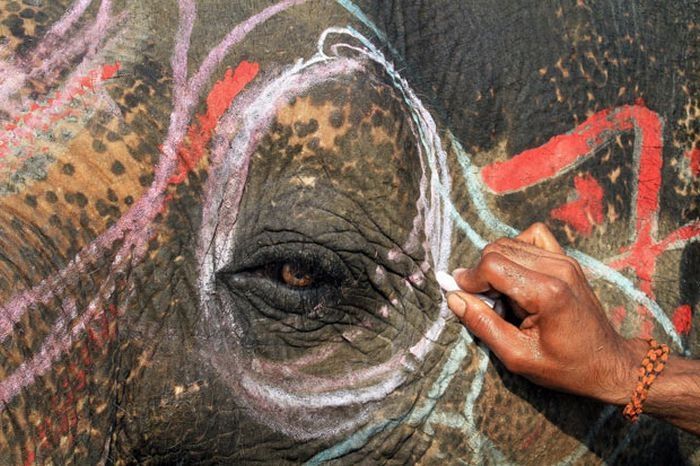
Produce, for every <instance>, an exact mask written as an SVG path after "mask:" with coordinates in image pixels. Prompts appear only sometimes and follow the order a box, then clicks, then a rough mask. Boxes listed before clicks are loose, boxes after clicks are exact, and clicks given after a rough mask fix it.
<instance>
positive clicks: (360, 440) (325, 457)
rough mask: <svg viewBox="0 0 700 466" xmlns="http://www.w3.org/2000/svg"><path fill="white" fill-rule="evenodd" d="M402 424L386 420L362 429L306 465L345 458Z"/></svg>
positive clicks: (397, 421) (396, 420)
mask: <svg viewBox="0 0 700 466" xmlns="http://www.w3.org/2000/svg"><path fill="white" fill-rule="evenodd" d="M400 422H401V419H394V420H386V421H382V422H380V423H378V424H374V425H372V426H368V427H365V428H364V429H361V430H359V431H358V432H356V433H355V434H353V435H351V436H350V437H348V438H347V440H344V441H342V442H340V443H338V444H337V445H335V446H333V447H331V448H329V449H327V450H324V451H322V452H320V453H318V454H316V455H315V456H314V457H313V458H311V459H310V460H309V461H307V462H306V463H304V464H306V465H309V466H316V465H319V464H323V463H325V462H326V461H331V460H334V459H336V458H340V457H341V456H344V455H346V454H348V453H349V452H351V451H356V450H359V449H360V448H362V447H363V446H365V445H366V444H367V442H369V440H370V439H371V438H372V437H374V436H375V435H376V434H377V433H379V432H381V431H383V430H385V429H387V428H388V429H393V428H394V427H396V426H397V425H399V423H400Z"/></svg>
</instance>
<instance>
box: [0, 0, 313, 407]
mask: <svg viewBox="0 0 700 466" xmlns="http://www.w3.org/2000/svg"><path fill="white" fill-rule="evenodd" d="M189 1H190V0H181V2H189ZM287 3H289V5H287ZM296 3H302V1H301V0H297V1H296V2H282V4H284V5H283V6H284V8H277V9H275V8H274V7H270V8H268V9H266V10H264V11H263V13H266V14H264V15H262V16H261V14H258V15H256V16H254V17H253V18H251V19H250V20H248V21H246V22H245V23H243V25H245V27H242V28H241V26H236V27H235V28H234V29H233V31H232V33H229V34H228V35H227V38H229V37H231V38H232V39H231V40H229V41H226V40H225V42H226V44H228V45H226V44H224V46H223V47H222V45H221V44H220V46H219V48H220V50H221V53H222V58H223V56H224V55H225V53H226V51H227V50H228V47H230V46H232V45H234V44H235V43H237V42H238V41H240V40H242V39H243V38H244V37H245V36H246V35H247V34H248V32H250V30H252V29H253V28H254V27H255V26H257V25H259V24H262V23H263V22H264V21H266V20H267V19H269V18H270V17H272V16H274V14H276V13H278V12H279V11H283V10H284V9H286V8H288V7H289V6H292V5H294V4H296ZM182 10H183V11H184V12H187V11H188V10H187V5H186V4H184V5H183V8H182ZM187 21H189V19H187V18H180V23H181V25H180V27H179V28H178V29H179V31H182V34H181V35H179V40H178V41H176V44H175V50H174V52H173V53H174V56H173V58H172V60H171V63H173V64H175V65H176V66H178V69H177V70H174V71H173V73H174V74H175V75H179V74H180V73H186V69H185V70H184V71H183V70H182V69H180V67H183V68H186V65H187V64H186V62H185V63H182V57H186V55H187V50H188V48H189V41H187V42H185V40H188V39H189V34H188V33H187V32H186V31H187V28H188V27H187V24H186V22H187ZM236 31H238V32H236ZM234 32H236V33H235V34H233V33H234ZM210 57H212V55H211V54H210V56H209V57H208V58H210ZM212 60H213V61H212ZM212 60H209V63H212V65H211V66H209V67H204V68H203V69H200V70H199V72H198V74H197V76H196V78H197V80H198V81H200V85H199V86H197V88H196V89H191V88H190V89H189V91H188V92H182V93H181V94H180V95H179V96H178V95H174V97H173V100H174V102H173V112H172V113H171V116H170V125H169V127H168V133H167V135H166V138H165V141H164V143H163V145H162V150H161V158H160V160H159V163H158V165H157V166H156V169H155V177H154V181H153V183H152V184H151V186H150V187H149V189H148V191H147V192H146V193H145V194H144V195H143V196H142V197H141V198H139V200H138V201H137V202H136V203H135V204H134V206H133V207H132V208H131V209H130V210H129V211H128V212H127V213H126V214H125V215H123V216H122V217H121V218H120V219H119V221H117V222H116V223H115V224H114V225H113V226H112V227H111V228H109V229H107V230H106V231H105V232H104V233H103V234H101V235H100V236H99V237H98V238H96V239H95V240H94V241H93V242H92V243H90V244H89V245H88V246H87V247H85V248H83V249H82V250H81V251H80V252H79V253H78V254H77V255H76V257H75V258H73V259H72V260H71V261H70V263H69V264H68V265H67V266H66V267H64V268H63V269H62V270H60V271H59V272H58V273H57V274H55V275H53V276H52V277H51V278H50V279H47V280H44V281H42V282H41V283H39V284H38V285H37V286H35V287H33V288H31V289H30V290H26V291H24V292H21V293H19V294H17V295H15V296H13V297H12V298H10V299H9V301H8V302H7V303H6V304H5V305H3V306H2V308H0V314H2V319H0V340H2V339H4V338H5V337H6V336H7V335H8V334H9V333H10V332H11V330H12V327H13V325H14V323H15V322H17V321H18V320H19V318H20V317H21V316H22V315H23V314H24V313H25V312H26V311H27V310H28V309H29V308H31V307H32V306H33V305H36V304H37V303H44V304H46V303H48V302H49V301H50V300H51V297H52V296H55V294H57V293H60V291H61V290H63V289H64V287H65V284H66V283H70V282H71V281H72V279H75V278H76V277H77V276H78V275H79V274H81V273H84V272H85V271H86V270H87V269H88V268H89V267H90V265H91V262H92V260H93V259H94V258H96V257H99V256H101V255H102V254H103V253H104V251H105V250H107V249H109V248H110V247H111V246H112V245H113V244H114V243H115V242H116V241H119V240H122V239H123V244H122V246H121V247H120V249H119V251H118V252H117V254H116V256H115V260H114V263H113V264H112V267H111V272H112V275H110V277H111V276H113V273H114V272H115V271H117V270H119V269H120V268H121V267H122V266H124V265H125V264H128V263H131V262H138V261H140V260H141V259H142V258H143V256H144V255H145V253H146V249H147V248H146V245H147V241H148V239H149V238H150V237H151V234H152V228H150V224H151V223H152V221H153V219H154V218H155V216H156V215H157V214H158V213H159V212H160V211H161V209H162V207H163V205H164V202H165V191H166V189H167V186H168V184H169V179H170V177H171V176H172V175H173V173H174V172H175V170H176V169H177V147H178V146H179V144H180V143H181V142H182V140H183V138H184V136H185V132H186V130H187V126H188V122H189V120H190V119H191V117H192V113H193V111H194V107H195V105H196V103H197V102H198V100H199V98H200V97H201V96H200V94H201V90H202V88H203V83H205V82H207V81H208V80H209V79H210V77H211V73H213V72H214V69H215V67H216V64H217V63H218V61H216V58H212ZM219 61H220V60H219ZM109 280H111V278H109V279H108V282H107V283H109ZM107 283H105V285H106V284H107ZM103 287H104V285H103ZM101 295H102V293H99V294H98V298H96V300H93V302H91V303H90V305H89V306H88V309H87V310H86V311H85V312H84V313H83V314H82V315H81V316H79V317H78V318H77V323H76V324H75V325H74V326H73V327H72V329H71V331H70V334H69V335H68V336H67V337H62V335H63V334H64V330H63V327H62V326H61V325H62V324H61V322H57V324H56V326H55V327H54V328H53V329H52V333H51V334H50V335H49V337H47V341H46V342H45V343H44V344H43V346H42V348H41V350H40V352H39V354H38V355H37V356H35V357H34V358H32V360H31V361H29V362H26V363H24V364H23V365H22V366H20V368H19V369H17V370H16V371H15V372H13V373H12V374H11V375H10V376H8V377H7V378H6V379H4V380H3V381H2V382H0V401H1V402H2V403H3V407H4V406H5V405H6V404H7V403H8V402H9V401H10V400H12V398H13V397H14V396H16V394H17V393H19V391H20V390H22V389H23V388H24V387H26V386H28V385H29V384H31V383H33V382H34V380H35V378H36V377H38V376H40V375H42V374H44V373H45V372H46V371H48V370H49V369H50V366H51V362H52V361H54V360H55V359H56V358H58V357H59V356H60V355H61V354H63V353H64V352H65V351H67V350H68V349H69V348H70V346H71V344H72V338H73V337H74V336H75V335H77V334H78V333H79V332H81V331H82V330H83V329H84V328H85V325H86V323H87V322H88V321H89V320H90V319H91V318H92V317H93V316H94V315H95V313H96V312H98V311H97V304H96V303H97V302H98V299H100V296H101Z"/></svg>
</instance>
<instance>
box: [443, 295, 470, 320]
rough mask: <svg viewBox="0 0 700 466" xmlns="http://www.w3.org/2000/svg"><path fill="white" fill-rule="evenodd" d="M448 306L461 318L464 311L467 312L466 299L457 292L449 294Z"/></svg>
mask: <svg viewBox="0 0 700 466" xmlns="http://www.w3.org/2000/svg"><path fill="white" fill-rule="evenodd" d="M447 307H449V308H450V309H452V312H454V313H455V315H456V316H457V317H459V318H460V319H461V318H462V317H463V316H464V313H465V312H467V303H466V301H464V299H462V297H461V296H460V295H459V294H457V293H455V292H452V293H448V294H447Z"/></svg>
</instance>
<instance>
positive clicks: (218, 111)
mask: <svg viewBox="0 0 700 466" xmlns="http://www.w3.org/2000/svg"><path fill="white" fill-rule="evenodd" d="M259 70H260V66H259V65H258V64H257V63H251V62H247V61H243V62H241V63H240V64H239V65H238V67H236V69H235V71H234V70H231V69H230V68H229V69H227V70H226V73H225V75H224V77H223V78H222V79H221V80H219V81H217V82H216V83H215V84H214V86H213V87H212V89H211V91H210V92H209V95H208V96H207V99H206V100H207V110H206V112H205V113H204V114H200V115H197V118H196V121H195V122H194V123H192V124H191V125H190V127H189V129H188V131H187V137H186V139H185V142H184V143H183V144H182V145H181V146H180V148H179V149H178V166H177V170H176V172H175V174H174V175H173V176H172V177H171V178H170V180H169V181H170V183H173V184H179V183H182V182H183V181H184V180H185V178H186V177H187V173H188V172H189V171H191V170H193V169H194V168H195V167H196V166H197V164H198V163H199V161H200V160H201V158H202V157H203V156H204V152H205V149H206V147H207V145H208V144H209V142H210V141H211V138H212V136H213V132H214V129H216V125H217V124H218V123H219V120H220V119H221V117H222V116H223V114H224V113H225V112H226V109H228V108H229V107H230V106H231V102H233V99H234V98H235V97H236V96H237V95H238V94H239V93H240V92H241V91H242V90H243V89H244V88H245V86H247V85H248V83H250V82H251V81H252V80H253V79H254V78H255V76H257V74H258V71H259Z"/></svg>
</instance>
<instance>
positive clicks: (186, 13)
mask: <svg viewBox="0 0 700 466" xmlns="http://www.w3.org/2000/svg"><path fill="white" fill-rule="evenodd" d="M178 8H179V12H180V24H179V25H178V29H177V33H176V35H175V53H173V56H172V59H171V62H170V64H171V66H172V69H173V81H174V84H175V90H174V92H175V93H176V94H177V95H176V99H177V100H181V99H183V98H184V97H185V96H184V95H183V94H184V93H185V92H186V86H187V54H188V52H189V46H190V37H191V36H192V28H193V26H194V19H195V17H196V15H197V11H196V8H195V4H194V2H193V1H192V0H180V1H179V2H178ZM194 94H198V92H194Z"/></svg>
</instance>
